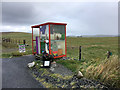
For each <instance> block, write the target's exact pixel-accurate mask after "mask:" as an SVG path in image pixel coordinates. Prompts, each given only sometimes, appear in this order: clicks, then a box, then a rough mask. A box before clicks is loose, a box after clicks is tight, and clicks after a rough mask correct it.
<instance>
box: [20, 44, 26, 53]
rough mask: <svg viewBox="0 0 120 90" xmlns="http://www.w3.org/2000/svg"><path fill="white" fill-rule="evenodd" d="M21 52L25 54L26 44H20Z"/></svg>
mask: <svg viewBox="0 0 120 90" xmlns="http://www.w3.org/2000/svg"><path fill="white" fill-rule="evenodd" d="M19 52H20V53H22V52H25V44H19Z"/></svg>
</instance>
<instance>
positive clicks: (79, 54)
mask: <svg viewBox="0 0 120 90" xmlns="http://www.w3.org/2000/svg"><path fill="white" fill-rule="evenodd" d="M80 60H81V46H80V47H79V61H80Z"/></svg>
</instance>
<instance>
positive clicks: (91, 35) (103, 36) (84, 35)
mask: <svg viewBox="0 0 120 90" xmlns="http://www.w3.org/2000/svg"><path fill="white" fill-rule="evenodd" d="M68 37H118V35H82V36H68Z"/></svg>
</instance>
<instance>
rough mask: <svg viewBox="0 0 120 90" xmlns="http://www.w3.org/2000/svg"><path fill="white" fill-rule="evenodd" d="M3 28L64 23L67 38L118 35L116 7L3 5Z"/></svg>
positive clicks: (78, 4) (115, 4)
mask: <svg viewBox="0 0 120 90" xmlns="http://www.w3.org/2000/svg"><path fill="white" fill-rule="evenodd" d="M2 10H3V12H2V15H3V24H4V25H11V26H14V25H24V26H26V25H27V26H30V25H33V24H40V23H43V22H48V21H53V22H66V23H67V24H68V25H67V34H68V35H71V34H73V35H81V34H117V27H118V26H117V19H118V18H117V3H114V2H112V3H109V2H101V3H98V2H86V3H85V2H84V3H82V2H81V3H68V2H66V3H53V2H51V3H48V2H46V3H43V2H40V3H25V2H24V3H3V5H2Z"/></svg>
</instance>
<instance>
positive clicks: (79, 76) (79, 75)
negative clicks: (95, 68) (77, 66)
mask: <svg viewBox="0 0 120 90" xmlns="http://www.w3.org/2000/svg"><path fill="white" fill-rule="evenodd" d="M77 78H79V79H80V78H83V74H82V73H81V72H80V71H78V74H77Z"/></svg>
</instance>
